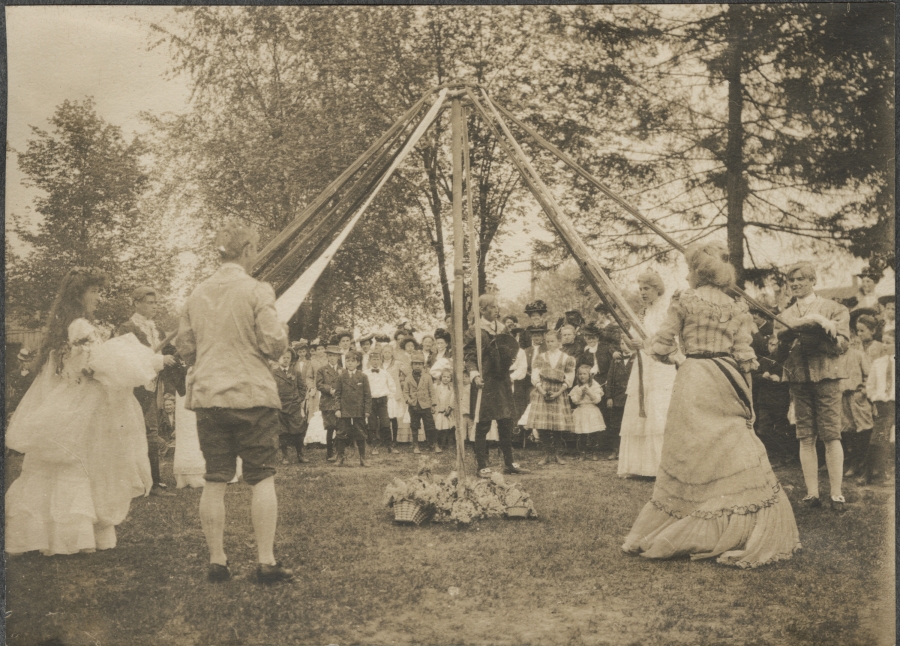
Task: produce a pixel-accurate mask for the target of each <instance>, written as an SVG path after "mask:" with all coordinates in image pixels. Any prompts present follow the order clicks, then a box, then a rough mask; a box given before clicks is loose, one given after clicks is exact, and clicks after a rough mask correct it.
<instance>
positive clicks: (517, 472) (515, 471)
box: [503, 462, 531, 475]
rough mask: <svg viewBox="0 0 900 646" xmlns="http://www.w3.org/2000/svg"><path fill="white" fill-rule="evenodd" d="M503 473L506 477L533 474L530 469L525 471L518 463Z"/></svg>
mask: <svg viewBox="0 0 900 646" xmlns="http://www.w3.org/2000/svg"><path fill="white" fill-rule="evenodd" d="M503 473H505V474H506V475H524V474H526V473H531V471H529V470H528V469H523V468H522V467H520V466H519V464H518V463H517V462H513V463H512V466H509V467H506V468H505V469H503Z"/></svg>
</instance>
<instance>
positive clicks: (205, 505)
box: [200, 482, 227, 565]
mask: <svg viewBox="0 0 900 646" xmlns="http://www.w3.org/2000/svg"><path fill="white" fill-rule="evenodd" d="M226 486H227V485H226V484H225V483H224V482H207V483H206V485H205V486H204V487H203V493H202V494H201V495H200V524H201V526H202V527H203V535H204V536H206V545H207V546H208V547H209V562H210V563H218V564H219V565H225V563H226V561H227V559H226V558H225V487H226Z"/></svg>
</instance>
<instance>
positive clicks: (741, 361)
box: [731, 311, 759, 373]
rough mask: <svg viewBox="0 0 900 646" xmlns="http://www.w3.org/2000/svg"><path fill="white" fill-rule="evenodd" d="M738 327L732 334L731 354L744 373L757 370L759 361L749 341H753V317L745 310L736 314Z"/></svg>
mask: <svg viewBox="0 0 900 646" xmlns="http://www.w3.org/2000/svg"><path fill="white" fill-rule="evenodd" d="M738 317H739V318H738V320H739V321H740V327H739V328H738V330H737V332H735V334H734V346H733V347H732V350H731V356H733V357H734V359H735V361H737V362H738V365H739V366H740V369H741V371H742V372H744V373H748V372H751V371H752V370H757V369H758V368H759V362H758V361H757V360H756V352H754V351H753V348H752V347H751V345H750V344H751V343H752V342H753V329H754V327H755V326H754V323H753V317H752V316H750V313H749V312H747V311H744V312H741V313H740V314H738Z"/></svg>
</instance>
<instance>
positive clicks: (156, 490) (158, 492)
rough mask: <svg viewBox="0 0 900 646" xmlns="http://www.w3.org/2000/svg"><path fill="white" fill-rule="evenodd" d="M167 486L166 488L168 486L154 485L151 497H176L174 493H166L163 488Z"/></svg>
mask: <svg viewBox="0 0 900 646" xmlns="http://www.w3.org/2000/svg"><path fill="white" fill-rule="evenodd" d="M165 486H166V485H163V484H155V485H153V488H152V489H150V495H151V496H161V497H163V498H172V497H174V496H175V494H174V493H172V492H171V491H166V490H165V489H164V488H163V487H165Z"/></svg>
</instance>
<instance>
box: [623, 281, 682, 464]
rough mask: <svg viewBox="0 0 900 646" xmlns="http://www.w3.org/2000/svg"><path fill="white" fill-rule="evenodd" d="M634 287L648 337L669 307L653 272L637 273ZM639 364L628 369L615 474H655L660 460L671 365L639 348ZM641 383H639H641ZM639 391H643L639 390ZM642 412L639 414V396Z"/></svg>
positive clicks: (672, 368)
mask: <svg viewBox="0 0 900 646" xmlns="http://www.w3.org/2000/svg"><path fill="white" fill-rule="evenodd" d="M638 287H639V289H640V294H641V300H642V301H643V303H644V314H643V326H644V330H645V331H646V332H647V335H648V338H652V337H653V336H654V335H655V334H656V333H657V332H658V331H659V329H660V328H661V327H662V325H663V323H664V322H665V320H666V312H667V311H668V309H669V300H670V299H667V298H665V299H664V298H662V296H663V294H665V291H666V286H665V284H664V283H663V280H662V278H661V277H660V275H659V274H657V273H656V272H655V271H647V272H645V273H643V274H641V275H640V276H638ZM639 354H640V357H639V360H640V362H641V363H640V364H636V365H635V366H634V369H633V370H632V371H631V377H630V378H629V380H628V387H627V389H626V393H627V394H628V399H627V400H626V401H625V413H624V415H623V417H622V432H621V442H620V445H619V469H618V474H619V477H622V478H625V477H633V476H649V477H656V470H657V469H658V468H659V461H660V460H661V459H662V446H663V436H664V433H665V430H666V415H667V413H668V412H669V400H670V399H671V398H672V386H673V385H674V384H675V366H672V365H667V364H664V363H660V362H658V361H654V360H653V358H652V357H651V356H650V355H649V354H647V353H646V352H645V351H644V350H643V349H641V350H640V353H639ZM642 382H643V383H642ZM642 391H643V392H642ZM642 398H643V404H644V406H643V407H644V413H645V415H646V416H643V417H642V416H641V399H642Z"/></svg>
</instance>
